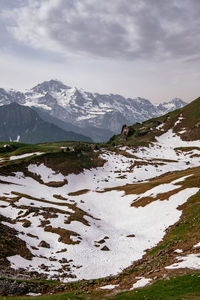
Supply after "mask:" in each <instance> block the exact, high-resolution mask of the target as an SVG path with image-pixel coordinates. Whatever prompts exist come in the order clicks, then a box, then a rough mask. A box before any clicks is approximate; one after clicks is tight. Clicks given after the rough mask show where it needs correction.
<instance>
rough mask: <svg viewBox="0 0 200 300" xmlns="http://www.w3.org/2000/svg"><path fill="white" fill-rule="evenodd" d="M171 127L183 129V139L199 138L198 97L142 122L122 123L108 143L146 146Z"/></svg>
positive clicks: (176, 129)
mask: <svg viewBox="0 0 200 300" xmlns="http://www.w3.org/2000/svg"><path fill="white" fill-rule="evenodd" d="M179 117H181V118H183V119H182V120H181V122H180V123H177V124H175V123H176V121H177V120H178V118H179ZM158 126H159V127H160V128H159V127H158ZM161 128H162V130H161ZM171 128H173V131H174V132H179V131H182V130H184V131H185V132H183V133H182V134H181V137H182V139H183V140H188V141H189V140H198V139H199V137H200V98H198V99H196V100H194V101H192V102H191V103H190V104H188V105H186V106H184V107H183V108H180V109H177V110H175V111H173V112H170V113H167V114H166V115H164V116H161V117H158V118H153V119H150V120H147V121H145V122H143V123H142V124H140V123H136V124H134V125H132V126H129V127H126V126H125V125H124V126H123V128H122V132H121V134H120V135H114V136H113V137H112V138H111V139H110V141H109V143H110V144H113V145H119V144H120V145H127V146H134V147H137V146H147V145H149V144H150V143H151V142H154V141H155V136H159V135H161V134H163V133H164V132H166V131H168V130H169V129H171Z"/></svg>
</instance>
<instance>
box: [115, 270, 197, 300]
mask: <svg viewBox="0 0 200 300" xmlns="http://www.w3.org/2000/svg"><path fill="white" fill-rule="evenodd" d="M109 299H116V300H125V299H127V300H129V299H130V300H141V299H145V300H170V299H174V300H175V299H176V300H182V299H185V300H186V299H188V300H189V299H200V273H196V274H188V275H184V276H178V277H174V278H171V279H170V280H166V279H165V280H158V281H157V282H155V283H154V284H152V285H150V286H149V287H146V288H142V289H137V290H135V291H132V292H125V293H121V294H118V295H117V296H115V297H113V298H109Z"/></svg>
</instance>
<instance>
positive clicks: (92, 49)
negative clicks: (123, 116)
mask: <svg viewBox="0 0 200 300" xmlns="http://www.w3.org/2000/svg"><path fill="white" fill-rule="evenodd" d="M199 16H200V0H0V66H1V70H3V71H2V72H1V73H0V81H1V84H2V87H3V86H7V87H14V88H18V87H19V88H25V87H31V86H32V85H34V84H37V83H38V82H40V81H42V80H49V79H51V78H57V79H59V80H63V81H64V82H65V83H66V84H68V85H76V86H78V87H82V88H85V89H87V90H89V91H97V92H102V93H109V92H111V93H119V94H122V95H124V96H127V97H136V96H141V97H146V98H148V99H150V100H153V101H157V102H160V101H166V100H171V99H170V98H173V97H180V98H182V99H184V100H192V99H193V98H195V97H197V96H199V94H200V93H199V81H200V72H199V69H200V29H199V28H200V18H199ZM16 74H17V76H16Z"/></svg>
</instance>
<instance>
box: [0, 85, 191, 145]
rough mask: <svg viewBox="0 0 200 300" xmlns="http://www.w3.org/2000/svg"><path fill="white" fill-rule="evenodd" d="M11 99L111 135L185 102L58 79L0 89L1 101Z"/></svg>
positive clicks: (63, 119) (4, 101)
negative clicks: (96, 88) (107, 91)
mask: <svg viewBox="0 0 200 300" xmlns="http://www.w3.org/2000/svg"><path fill="white" fill-rule="evenodd" d="M11 102H17V103H19V104H22V105H25V106H30V107H36V108H37V109H39V110H43V111H45V112H46V113H48V114H49V116H52V117H54V118H57V119H59V120H62V121H64V122H67V123H70V124H72V125H74V126H78V127H79V128H82V129H83V128H86V129H87V132H89V135H90V128H89V127H92V129H93V131H94V128H95V129H96V130H98V129H101V130H107V131H109V132H110V136H112V134H113V133H119V132H120V131H121V127H122V125H123V124H127V125H131V124H134V123H136V122H143V121H144V120H147V119H150V118H154V117H157V116H160V115H163V114H165V113H167V112H169V111H173V110H175V109H177V108H180V107H183V106H184V105H186V104H187V103H185V102H184V101H182V100H181V99H173V100H172V101H171V102H165V103H162V104H159V105H153V104H152V103H151V102H150V101H149V100H147V99H143V98H140V97H138V98H136V99H132V98H125V97H123V96H121V95H114V94H107V95H106V94H99V93H90V92H86V91H84V90H83V89H77V88H72V87H69V86H67V85H65V84H63V83H62V82H60V81H57V80H50V81H44V82H43V83H41V84H38V85H36V86H35V87H33V88H32V89H30V90H26V91H24V92H19V91H14V90H7V91H6V90H4V89H0V105H4V104H9V103H11ZM109 132H107V134H105V137H104V132H102V133H101V134H102V138H101V137H100V138H99V140H96V141H101V140H106V139H107V138H108V135H109ZM91 134H92V133H91ZM97 136H98V134H97ZM94 137H95V134H94V136H93V135H92V136H91V138H92V139H94ZM94 140H95V139H94Z"/></svg>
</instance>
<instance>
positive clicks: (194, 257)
mask: <svg viewBox="0 0 200 300" xmlns="http://www.w3.org/2000/svg"><path fill="white" fill-rule="evenodd" d="M176 259H177V260H179V261H180V262H179V263H174V264H173V265H171V266H168V267H165V269H167V270H171V269H181V268H189V269H193V270H199V269H200V254H189V255H187V256H184V257H183V256H180V257H177V258H176Z"/></svg>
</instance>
